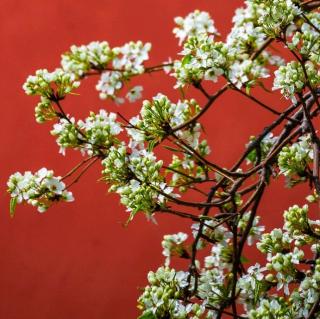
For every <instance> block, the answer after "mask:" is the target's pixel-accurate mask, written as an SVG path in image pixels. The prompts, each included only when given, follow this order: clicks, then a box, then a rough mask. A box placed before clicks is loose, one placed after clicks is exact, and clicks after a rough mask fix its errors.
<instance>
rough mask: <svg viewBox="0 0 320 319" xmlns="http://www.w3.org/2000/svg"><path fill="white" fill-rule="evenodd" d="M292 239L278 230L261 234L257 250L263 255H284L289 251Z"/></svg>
mask: <svg viewBox="0 0 320 319" xmlns="http://www.w3.org/2000/svg"><path fill="white" fill-rule="evenodd" d="M291 242H292V238H291V237H290V236H289V234H288V233H287V232H285V233H284V232H283V231H282V229H280V228H275V229H273V230H272V231H271V232H270V233H265V234H262V237H261V240H260V241H259V242H258V243H257V248H258V249H259V250H260V251H261V252H262V253H264V254H269V255H270V254H276V253H285V252H288V251H290V245H291Z"/></svg>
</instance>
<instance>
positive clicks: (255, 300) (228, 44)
mask: <svg viewBox="0 0 320 319" xmlns="http://www.w3.org/2000/svg"><path fill="white" fill-rule="evenodd" d="M319 6H320V2H319V1H316V0H308V1H302V0H246V1H244V6H243V7H242V8H239V9H237V10H236V13H235V16H234V17H233V20H232V21H233V27H232V29H231V31H230V33H229V34H228V35H227V37H226V39H225V40H224V41H223V40H222V38H221V35H220V34H219V31H218V30H217V28H216V26H215V23H214V21H213V20H212V18H211V17H210V14H209V13H207V12H203V11H199V10H195V11H194V12H192V13H190V14H188V15H187V16H186V17H177V18H175V20H174V21H175V23H176V27H175V28H174V29H173V33H174V34H175V35H176V37H177V38H178V39H179V45H180V46H181V47H182V48H181V50H180V52H179V54H178V55H177V57H176V58H175V59H174V60H171V59H168V61H169V62H164V63H161V64H158V65H155V66H147V65H146V64H147V61H148V59H149V52H150V49H151V44H150V43H142V42H141V41H137V42H129V43H126V44H124V45H123V46H120V47H114V48H111V47H110V46H109V44H108V43H107V42H106V41H104V42H91V43H89V44H88V45H81V46H75V45H74V46H72V47H71V48H70V51H68V52H66V53H64V54H63V55H62V60H61V66H60V67H59V68H57V69H56V70H54V71H53V72H49V71H47V70H45V69H44V70H38V71H37V72H36V73H35V75H33V76H29V77H28V78H27V81H26V83H25V84H24V86H23V88H24V90H25V92H26V94H28V95H37V96H39V97H40V101H39V103H38V104H37V105H36V107H35V117H36V121H37V122H38V123H44V122H53V129H52V130H51V134H52V135H54V136H55V137H56V142H57V144H58V146H59V148H60V153H62V154H63V155H65V154H66V150H67V149H74V150H79V151H80V152H81V153H82V154H83V156H85V158H84V160H83V161H82V162H80V163H79V164H78V165H77V166H76V167H74V168H73V169H72V170H71V171H70V172H68V173H66V175H65V176H63V177H55V176H54V175H53V171H49V170H47V169H45V168H43V169H41V170H39V171H38V172H36V173H35V174H32V173H31V172H25V173H24V174H21V173H15V174H13V175H12V176H10V178H9V181H8V192H9V193H10V195H11V202H10V212H11V214H12V216H13V215H14V212H15V208H16V205H17V204H20V203H24V202H25V203H28V204H31V205H33V206H36V207H37V208H38V211H39V212H44V211H45V210H47V209H48V208H49V207H50V206H52V205H53V204H54V203H56V202H59V201H72V200H73V195H72V193H71V192H70V190H69V189H70V187H71V186H72V185H73V184H74V183H75V182H77V181H78V180H79V179H80V178H81V176H82V175H83V174H85V173H86V172H87V171H88V170H89V169H90V167H91V166H93V165H94V164H95V163H96V162H100V163H101V164H102V166H103V169H102V178H101V181H103V182H105V183H106V184H107V185H108V186H109V191H110V192H115V193H117V194H119V196H120V202H121V203H122V204H123V205H124V206H125V208H126V210H127V212H128V213H129V217H128V221H131V220H132V219H134V216H135V215H136V214H138V213H144V214H145V215H146V217H147V218H148V219H151V220H155V219H156V217H157V215H158V214H171V215H174V216H178V217H180V218H184V219H187V220H189V221H190V223H191V224H190V229H189V230H184V231H183V232H182V231H180V232H178V233H176V234H167V235H165V236H164V238H163V241H162V247H163V255H164V257H165V258H164V265H163V266H161V267H160V268H159V269H158V270H156V271H151V272H150V273H149V274H148V285H147V286H146V287H145V288H144V290H143V292H142V294H141V296H140V297H139V300H138V308H139V309H140V310H141V316H140V317H139V318H140V319H158V318H159V319H169V318H174V319H184V318H190V319H191V318H192V319H220V318H227V317H230V318H242V319H244V318H249V319H270V318H277V319H292V318H295V319H300V318H306V319H312V318H320V219H316V218H311V216H312V214H311V213H310V211H311V210H312V207H315V206H316V205H314V203H318V202H319V194H320V178H319V149H320V139H319V137H318V131H317V127H316V124H315V119H316V118H317V117H318V116H319V112H320V102H319V96H320V71H319V65H320V52H319V48H320V13H319V12H318V10H317V8H318V7H319ZM273 44H275V45H279V46H281V47H283V48H284V51H283V49H281V50H282V51H281V50H278V54H279V55H275V54H274V52H275V51H276V50H274V49H273V47H272V45H273ZM280 52H286V53H284V54H283V53H280ZM288 57H289V58H288ZM153 72H164V73H166V74H168V75H169V76H172V77H174V78H175V85H174V89H176V90H178V91H179V92H181V93H182V94H181V99H180V100H178V101H172V100H171V99H170V98H169V97H167V96H166V95H164V94H162V93H160V92H159V93H158V94H157V95H156V96H154V97H153V98H152V99H149V100H144V101H143V102H142V103H141V109H140V111H138V112H137V115H136V116H134V117H132V118H131V119H130V118H129V119H127V118H126V117H125V116H124V115H123V114H121V113H118V114H115V113H113V112H109V111H108V110H105V109H101V110H100V111H99V112H98V113H94V112H91V113H90V114H89V116H88V117H87V118H85V119H78V120H76V119H75V118H74V117H73V116H71V115H69V113H68V112H66V111H65V108H64V106H63V101H64V99H66V98H67V97H68V96H69V95H73V94H76V90H77V88H78V87H79V85H80V83H82V82H84V81H85V79H86V78H87V77H89V76H90V77H91V76H97V77H98V80H97V84H96V89H97V91H98V92H99V96H100V98H101V99H103V100H106V99H107V100H111V101H113V102H115V103H117V104H121V103H125V101H126V100H127V101H129V102H135V101H137V100H139V99H141V97H142V92H143V87H142V85H136V86H132V85H131V80H132V79H133V78H137V77H138V76H139V75H141V74H144V73H153ZM270 77H271V78H272V80H273V85H272V86H271V87H269V86H270V82H269V81H266V80H265V79H266V78H270ZM213 82H214V83H216V82H217V83H221V87H220V89H218V90H216V91H213V89H212V88H211V89H210V87H212V84H213ZM215 85H217V84H215ZM258 86H259V87H262V88H264V89H266V90H267V91H268V92H269V93H271V92H272V91H277V93H278V94H279V95H280V94H281V96H283V97H284V98H285V99H286V100H288V101H287V104H288V106H287V108H284V109H281V110H278V109H275V108H273V107H272V106H270V105H269V103H267V102H264V101H263V100H260V99H259V98H257V97H256V96H255V92H256V91H255V88H256V87H258ZM192 90H198V91H199V92H201V94H202V95H203V97H204V98H205V99H206V103H205V104H204V105H200V103H198V102H197V101H196V100H195V99H193V98H186V96H187V95H190V94H192V92H193V91H192ZM124 91H125V92H124ZM227 91H233V92H235V94H239V95H242V96H244V97H245V98H247V99H248V100H250V101H253V102H254V103H255V105H256V106H257V107H259V108H263V109H264V110H265V111H266V112H270V113H271V114H273V115H274V116H275V119H274V121H273V122H272V123H270V125H269V126H266V127H265V128H263V130H262V131H261V133H260V134H259V135H257V136H251V137H249V142H248V143H247V144H246V146H245V150H244V152H243V153H242V154H241V155H240V158H239V159H238V160H237V161H236V162H235V163H234V165H232V166H231V167H227V168H226V167H222V166H220V165H218V164H216V163H215V162H213V161H212V160H211V159H209V157H208V155H209V154H210V143H209V142H210V141H207V140H206V139H205V130H204V129H203V126H202V124H201V119H202V117H203V115H204V114H206V115H208V114H209V112H210V111H211V109H212V105H214V104H215V102H216V100H218V99H219V97H220V96H222V95H223V94H224V93H225V92H227ZM186 93H188V94H186ZM290 103H291V104H290ZM248 125H249V124H248ZM161 147H162V148H163V149H164V150H166V152H168V156H165V157H164V158H162V157H161V156H160V155H159V152H158V149H159V148H161ZM281 177H282V178H283V179H285V185H286V186H287V187H295V186H296V185H297V184H302V183H305V184H306V186H308V187H309V188H310V194H309V195H308V196H307V198H306V203H305V205H296V204H295V203H292V206H291V207H289V208H288V209H287V210H286V211H284V212H283V225H282V227H281V225H278V227H276V228H274V229H271V230H269V231H267V230H266V227H265V226H264V225H261V220H263V213H264V210H263V205H261V199H262V198H263V195H264V194H265V191H266V189H267V188H268V186H269V185H270V184H271V183H273V181H274V180H276V179H280V180H281ZM66 181H68V183H67V182H66ZM194 194H197V195H196V196H194ZM190 198H198V200H191V199H190ZM273 213H276V212H273ZM275 226H276V225H275ZM279 226H280V227H279ZM247 246H252V247H256V249H257V253H258V252H259V253H261V254H262V255H263V256H264V262H260V263H256V262H255V261H254V260H252V259H250V260H248V259H247V257H246V256H245V253H244V252H245V251H246V247H247ZM251 249H252V248H251ZM175 258H183V259H185V260H187V262H188V266H187V267H186V268H185V269H181V270H176V269H174V268H173V267H172V266H171V265H172V261H173V260H174V259H175Z"/></svg>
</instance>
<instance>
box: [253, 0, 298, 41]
mask: <svg viewBox="0 0 320 319" xmlns="http://www.w3.org/2000/svg"><path fill="white" fill-rule="evenodd" d="M252 2H254V3H255V4H258V5H259V13H260V17H259V24H260V25H261V27H262V28H263V31H264V32H265V33H266V34H267V35H268V36H269V37H273V38H276V37H277V36H279V35H280V34H281V32H283V31H284V30H285V29H286V28H288V27H289V26H290V25H291V24H292V23H293V21H294V19H295V18H296V17H297V16H298V15H299V14H301V12H302V10H301V8H300V6H299V5H298V4H299V3H300V1H297V0H266V1H265V0H252Z"/></svg>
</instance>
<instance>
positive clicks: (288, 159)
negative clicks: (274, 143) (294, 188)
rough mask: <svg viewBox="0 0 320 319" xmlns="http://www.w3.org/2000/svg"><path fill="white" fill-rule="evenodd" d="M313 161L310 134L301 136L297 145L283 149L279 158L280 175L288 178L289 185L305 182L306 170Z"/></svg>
mask: <svg viewBox="0 0 320 319" xmlns="http://www.w3.org/2000/svg"><path fill="white" fill-rule="evenodd" d="M312 159H313V148H312V143H311V136H310V134H307V135H304V136H301V137H300V138H299V140H298V141H297V142H296V143H293V144H292V145H291V146H285V147H283V148H282V150H281V152H280V153H279V157H278V166H279V169H280V173H281V174H283V175H284V176H286V177H287V178H288V185H289V186H291V185H294V184H296V183H298V182H300V181H303V180H305V178H306V175H305V169H306V167H307V166H308V165H309V163H311V161H312Z"/></svg>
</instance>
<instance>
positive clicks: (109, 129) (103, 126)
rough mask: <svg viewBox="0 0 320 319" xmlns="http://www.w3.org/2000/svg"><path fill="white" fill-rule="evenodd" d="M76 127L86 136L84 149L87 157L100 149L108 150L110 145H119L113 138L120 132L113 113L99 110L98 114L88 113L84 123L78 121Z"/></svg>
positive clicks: (119, 126)
mask: <svg viewBox="0 0 320 319" xmlns="http://www.w3.org/2000/svg"><path fill="white" fill-rule="evenodd" d="M78 127H79V129H80V130H82V131H83V132H84V134H85V136H86V149H87V152H88V154H89V155H93V154H95V153H97V152H98V151H100V150H101V149H105V150H108V149H109V148H110V147H111V146H112V145H114V144H117V143H119V141H118V140H117V139H116V137H115V136H117V135H119V134H120V132H121V131H122V128H121V125H120V123H118V122H117V115H116V114H115V113H112V112H111V113H109V114H108V113H107V112H106V111H105V110H100V111H99V113H98V114H95V113H94V112H90V116H89V117H87V118H86V119H85V121H81V120H79V121H78Z"/></svg>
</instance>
